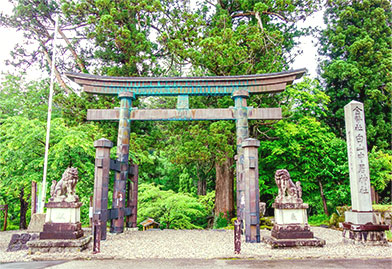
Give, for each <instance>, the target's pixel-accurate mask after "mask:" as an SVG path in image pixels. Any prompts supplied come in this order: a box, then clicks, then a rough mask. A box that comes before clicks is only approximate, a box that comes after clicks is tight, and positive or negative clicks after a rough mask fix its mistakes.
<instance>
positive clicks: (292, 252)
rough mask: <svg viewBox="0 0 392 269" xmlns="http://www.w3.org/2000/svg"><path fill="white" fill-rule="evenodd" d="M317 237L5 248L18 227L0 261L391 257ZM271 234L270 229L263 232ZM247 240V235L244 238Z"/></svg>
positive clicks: (110, 239)
mask: <svg viewBox="0 0 392 269" xmlns="http://www.w3.org/2000/svg"><path fill="white" fill-rule="evenodd" d="M312 231H313V232H314V234H315V236H316V237H319V238H322V239H324V240H326V245H325V246H324V247H322V248H317V247H296V248H285V249H271V248H270V247H269V246H268V245H265V244H263V243H260V244H251V243H245V242H244V241H243V242H242V246H241V254H240V255H234V254H233V253H234V251H233V248H234V243H233V241H234V236H233V231H232V230H180V231H179V230H163V231H160V230H154V231H145V232H141V231H126V232H124V233H122V234H117V235H115V234H110V233H108V236H107V240H106V241H102V242H101V253H99V254H95V255H93V254H92V253H91V250H87V251H84V252H81V253H77V254H62V253H58V254H43V253H42V254H39V253H38V254H34V255H29V254H28V251H27V250H25V251H18V252H6V249H7V246H8V242H9V240H10V238H11V235H12V234H13V233H15V232H16V231H6V232H0V262H14V261H32V260H66V259H87V260H89V259H139V258H165V259H174V258H197V259H212V258H218V259H219V258H234V257H236V258H255V259H264V260H269V259H307V258H313V259H336V258H338V259H341V258H343V259H350V258H360V259H366V258H389V259H391V258H392V248H391V246H392V244H391V243H389V246H383V247H381V246H363V245H351V244H343V243H342V235H341V232H340V231H336V230H333V229H326V228H320V227H312ZM264 235H270V232H269V231H267V230H262V231H261V236H264ZM243 240H244V238H243Z"/></svg>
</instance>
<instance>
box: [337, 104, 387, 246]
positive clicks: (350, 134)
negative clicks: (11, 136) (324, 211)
mask: <svg viewBox="0 0 392 269" xmlns="http://www.w3.org/2000/svg"><path fill="white" fill-rule="evenodd" d="M344 115H345V123H346V137H347V153H348V162H349V172H350V191H351V205H352V210H351V211H346V212H345V222H344V223H343V228H344V230H343V239H344V241H345V242H351V243H357V242H361V243H367V244H370V245H386V244H387V241H386V239H385V233H384V231H385V230H387V229H388V226H387V225H377V224H376V223H375V221H374V217H373V209H372V198H371V189H370V175H369V162H368V151H367V143H366V128H365V127H366V126H365V113H364V109H363V104H362V103H360V102H356V101H351V102H350V103H349V104H347V105H346V106H345V107H344Z"/></svg>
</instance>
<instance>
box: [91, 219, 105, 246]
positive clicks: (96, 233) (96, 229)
mask: <svg viewBox="0 0 392 269" xmlns="http://www.w3.org/2000/svg"><path fill="white" fill-rule="evenodd" d="M92 219H93V240H94V242H93V254H97V253H99V252H101V234H102V231H101V227H102V223H101V216H100V214H99V213H97V214H94V215H93V218H92ZM105 225H106V222H105ZM105 228H106V227H105Z"/></svg>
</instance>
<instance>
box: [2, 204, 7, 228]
mask: <svg viewBox="0 0 392 269" xmlns="http://www.w3.org/2000/svg"><path fill="white" fill-rule="evenodd" d="M7 218H8V205H4V225H3V231H5V230H7Z"/></svg>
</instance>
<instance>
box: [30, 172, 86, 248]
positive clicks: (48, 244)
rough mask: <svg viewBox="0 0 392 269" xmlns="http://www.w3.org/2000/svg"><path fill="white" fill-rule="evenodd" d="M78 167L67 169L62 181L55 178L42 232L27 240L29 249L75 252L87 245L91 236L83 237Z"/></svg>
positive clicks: (46, 205)
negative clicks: (37, 238)
mask: <svg viewBox="0 0 392 269" xmlns="http://www.w3.org/2000/svg"><path fill="white" fill-rule="evenodd" d="M77 182H78V170H77V168H74V167H71V168H67V169H66V170H65V172H64V174H63V176H62V178H61V180H60V181H59V182H57V181H56V180H53V181H52V186H51V188H50V195H51V197H50V199H49V202H48V203H46V204H45V207H46V208H47V212H46V218H45V224H44V228H43V231H42V232H41V233H40V235H39V239H40V240H37V241H32V242H29V243H28V246H29V248H30V252H31V253H34V252H36V251H40V252H73V251H76V252H77V251H81V250H83V249H85V248H87V245H88V243H89V242H90V241H91V237H83V230H82V224H81V223H80V207H81V206H82V203H81V202H79V197H78V196H77V195H76V194H75V187H76V183H77Z"/></svg>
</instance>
